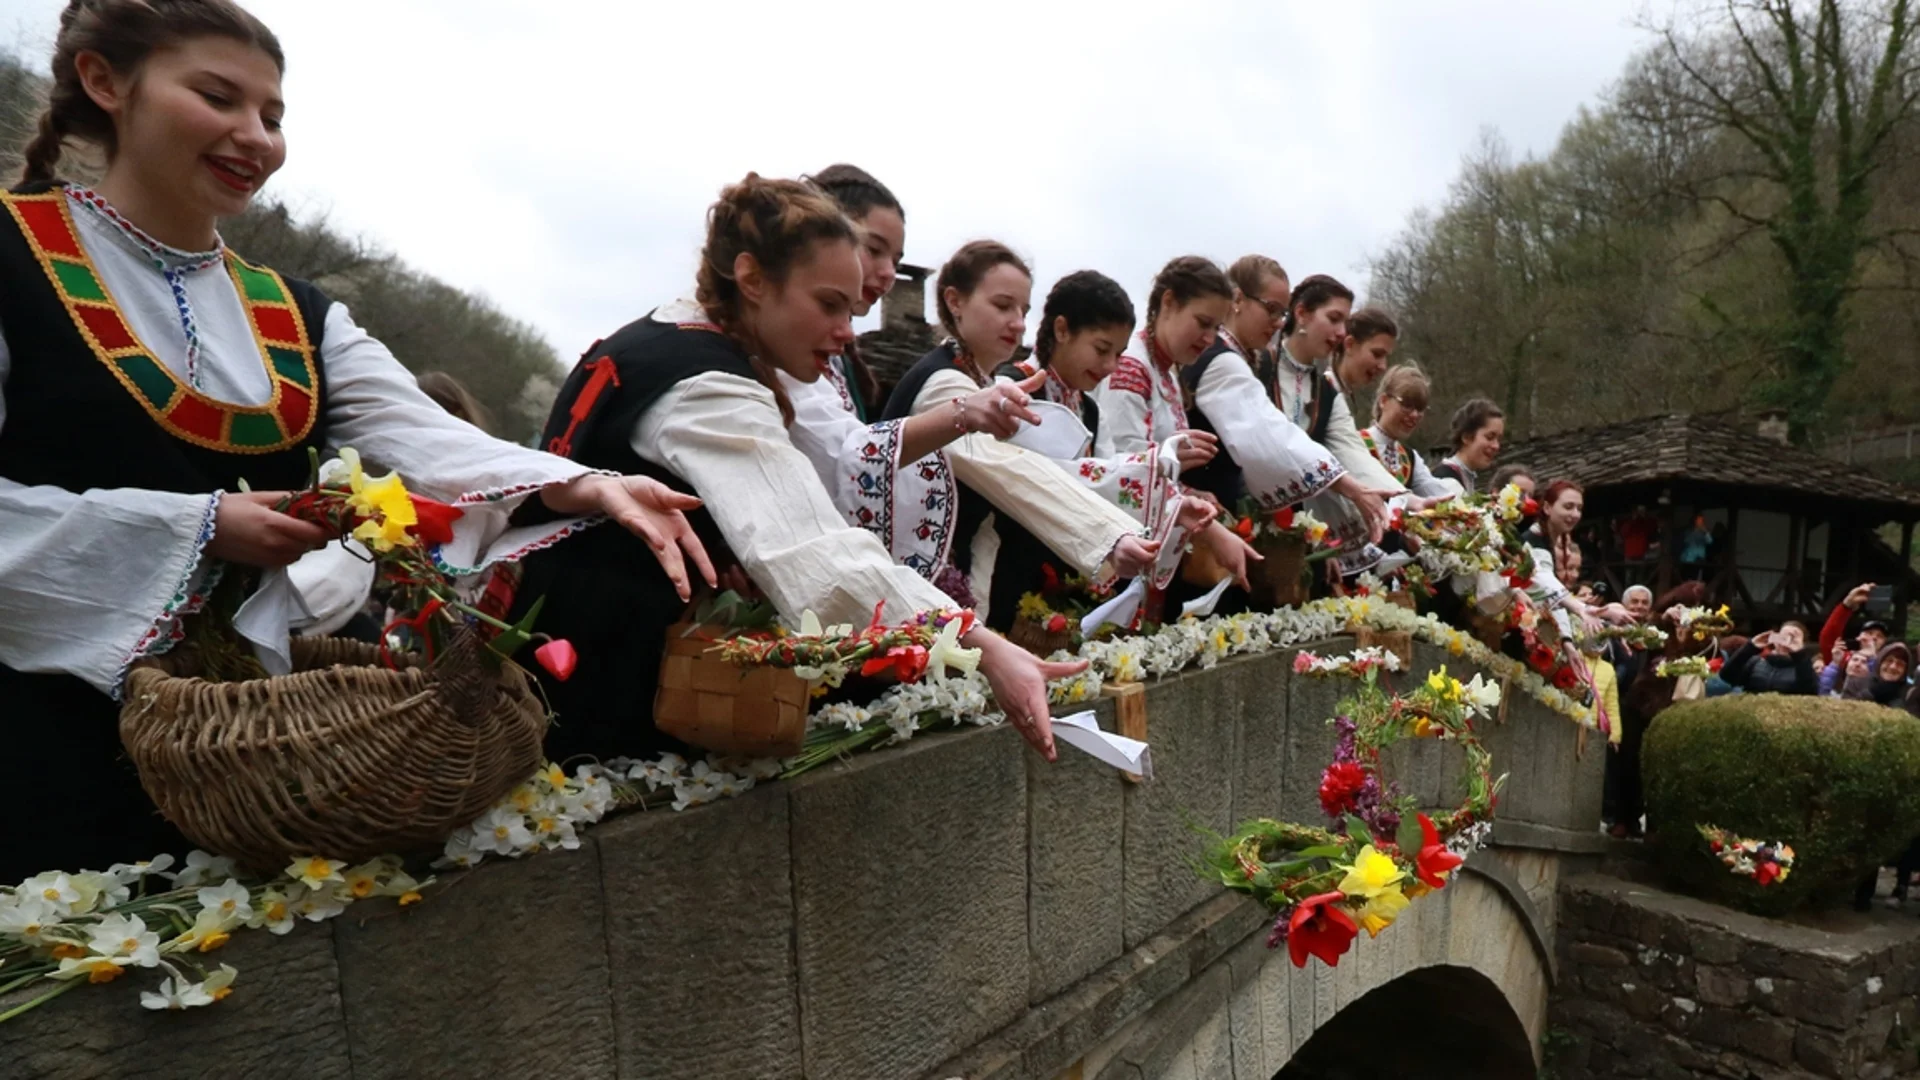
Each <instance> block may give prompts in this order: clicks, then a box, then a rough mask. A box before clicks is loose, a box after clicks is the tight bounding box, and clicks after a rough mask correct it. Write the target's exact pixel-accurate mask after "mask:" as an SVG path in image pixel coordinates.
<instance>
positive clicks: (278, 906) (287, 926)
mask: <svg viewBox="0 0 1920 1080" xmlns="http://www.w3.org/2000/svg"><path fill="white" fill-rule="evenodd" d="M293 888H294V893H295V896H297V895H298V894H299V893H301V892H304V891H305V890H304V889H302V888H301V887H300V886H298V885H295V886H294V887H293ZM293 901H294V896H289V895H288V894H287V893H286V892H283V891H281V890H279V889H268V890H266V891H265V892H262V893H261V894H260V899H259V902H258V903H257V904H255V905H254V907H253V913H252V914H251V915H248V916H247V926H248V927H250V928H252V929H255V930H258V929H260V928H262V927H265V928H266V929H267V930H269V931H271V932H273V933H275V934H285V933H287V932H288V931H290V930H292V929H293V921H294V910H293Z"/></svg>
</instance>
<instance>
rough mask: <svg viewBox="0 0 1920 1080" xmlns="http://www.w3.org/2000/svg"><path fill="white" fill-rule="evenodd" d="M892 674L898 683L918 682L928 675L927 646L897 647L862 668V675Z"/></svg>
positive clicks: (869, 661)
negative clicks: (921, 677)
mask: <svg viewBox="0 0 1920 1080" xmlns="http://www.w3.org/2000/svg"><path fill="white" fill-rule="evenodd" d="M888 673H891V674H892V675H893V677H894V679H895V681H897V682H903V683H910V682H918V681H919V680H920V676H922V675H924V674H926V673H927V647H926V646H925V645H895V646H894V647H893V648H891V649H888V650H887V652H886V655H884V656H876V657H873V658H872V659H870V660H868V661H867V662H866V663H865V664H862V665H861V666H860V674H862V675H884V674H888Z"/></svg>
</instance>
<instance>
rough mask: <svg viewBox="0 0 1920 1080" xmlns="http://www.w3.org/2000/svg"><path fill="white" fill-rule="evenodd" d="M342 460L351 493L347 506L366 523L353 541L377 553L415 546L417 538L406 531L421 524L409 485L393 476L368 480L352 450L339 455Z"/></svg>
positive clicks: (357, 528)
mask: <svg viewBox="0 0 1920 1080" xmlns="http://www.w3.org/2000/svg"><path fill="white" fill-rule="evenodd" d="M340 460H341V461H343V462H345V463H346V466H347V488H348V489H349V490H350V491H351V492H352V494H351V495H349V496H347V506H349V507H350V508H352V509H353V510H354V512H356V513H358V514H359V515H360V516H361V517H362V518H363V519H364V520H363V521H362V522H361V523H360V524H359V525H358V526H357V527H356V528H355V529H354V530H353V537H354V539H356V540H358V541H360V542H361V543H363V544H366V545H367V546H368V547H371V548H373V549H374V550H375V551H392V550H393V549H394V548H395V547H405V546H408V545H410V544H412V543H413V542H414V537H413V536H412V534H410V533H408V532H407V530H408V529H409V528H411V527H412V526H414V525H417V524H419V523H420V515H419V513H418V511H416V510H415V509H414V505H413V498H412V497H411V496H409V495H408V494H407V485H406V484H404V483H402V482H401V480H400V477H399V476H398V475H396V474H394V473H388V474H387V475H385V476H383V477H380V478H379V479H377V480H370V479H368V478H367V474H366V470H365V469H364V468H363V467H362V466H361V464H360V455H359V454H358V453H356V452H354V450H353V449H352V448H351V447H347V448H344V449H342V450H341V451H340Z"/></svg>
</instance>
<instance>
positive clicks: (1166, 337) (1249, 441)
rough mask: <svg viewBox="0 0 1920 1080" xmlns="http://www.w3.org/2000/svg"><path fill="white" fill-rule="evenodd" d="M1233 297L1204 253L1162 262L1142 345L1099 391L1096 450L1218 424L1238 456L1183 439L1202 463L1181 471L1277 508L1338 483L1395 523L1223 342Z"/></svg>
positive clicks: (1214, 429)
mask: <svg viewBox="0 0 1920 1080" xmlns="http://www.w3.org/2000/svg"><path fill="white" fill-rule="evenodd" d="M1232 297H1233V286H1232V284H1231V283H1230V282H1228V280H1227V276H1226V275H1225V274H1224V273H1222V272H1221V270H1220V268H1219V267H1217V266H1215V265H1214V264H1213V263H1211V262H1209V261H1207V260H1206V259H1203V258H1201V257H1199V256H1197V255H1188V256H1182V257H1181V258H1178V259H1175V260H1173V261H1172V262H1170V263H1168V264H1167V265H1166V267H1165V268H1163V269H1162V270H1161V271H1160V274H1159V276H1158V277H1156V278H1155V279H1154V283H1153V292H1152V294H1151V298H1150V299H1149V300H1148V302H1147V325H1146V327H1145V329H1143V330H1141V332H1140V333H1139V334H1138V335H1136V336H1135V338H1134V349H1135V351H1134V352H1133V353H1132V354H1129V355H1127V356H1124V357H1122V358H1121V360H1120V363H1119V365H1118V366H1117V367H1116V368H1115V369H1114V372H1113V374H1112V375H1111V376H1109V377H1108V378H1107V381H1106V382H1105V383H1104V384H1103V385H1102V386H1101V388H1100V390H1099V391H1097V393H1096V395H1095V396H1096V399H1097V401H1098V403H1099V406H1100V417H1101V420H1100V432H1099V437H1098V439H1096V441H1095V447H1094V452H1095V453H1096V454H1100V455H1103V456H1104V455H1111V454H1115V453H1129V452H1135V451H1138V450H1142V449H1145V448H1146V447H1147V446H1148V445H1150V444H1152V443H1156V442H1159V441H1161V440H1164V439H1167V438H1169V437H1170V436H1172V435H1175V434H1178V433H1181V432H1188V431H1196V432H1202V433H1207V434H1211V435H1213V436H1215V437H1216V438H1217V439H1218V445H1219V450H1220V451H1221V452H1222V454H1221V456H1222V457H1226V458H1228V459H1230V466H1229V467H1228V468H1226V469H1215V470H1208V469H1206V468H1203V466H1206V465H1207V464H1208V462H1207V460H1193V459H1191V458H1190V457H1189V455H1188V453H1186V452H1185V451H1184V449H1183V452H1182V454H1181V463H1182V465H1183V466H1184V467H1185V468H1186V469H1188V470H1194V471H1192V472H1183V473H1182V475H1183V476H1190V477H1193V480H1192V483H1193V485H1194V486H1195V487H1199V488H1202V489H1203V490H1207V491H1211V492H1213V493H1214V494H1215V495H1216V496H1218V497H1219V498H1220V499H1222V501H1229V502H1230V501H1233V500H1237V499H1238V498H1239V497H1240V496H1241V495H1248V496H1251V497H1252V498H1253V500H1254V502H1255V503H1256V504H1258V505H1259V506H1260V507H1262V508H1263V509H1268V510H1277V509H1280V508H1282V507H1286V506H1290V505H1292V504H1294V503H1298V502H1302V501H1304V500H1306V499H1309V498H1312V497H1314V496H1316V495H1319V494H1320V493H1322V492H1326V491H1332V492H1336V493H1339V494H1340V495H1343V496H1345V497H1347V498H1349V499H1352V500H1353V501H1354V502H1355V503H1356V504H1358V505H1359V506H1361V507H1362V508H1363V510H1364V512H1365V513H1366V514H1367V520H1368V521H1369V522H1371V523H1373V526H1374V528H1373V535H1374V536H1376V537H1377V536H1378V535H1379V533H1380V531H1381V529H1383V528H1384V526H1385V524H1386V505H1385V503H1383V502H1382V501H1381V499H1380V496H1379V495H1378V494H1376V493H1375V492H1374V491H1373V490H1371V489H1369V488H1367V487H1365V486H1364V485H1362V484H1361V483H1360V481H1359V480H1357V479H1356V478H1354V477H1352V476H1350V475H1349V474H1348V473H1347V470H1346V468H1345V467H1344V466H1342V465H1341V464H1340V463H1339V462H1338V461H1336V460H1335V459H1334V457H1333V455H1332V454H1330V453H1328V452H1327V450H1326V449H1325V448H1324V447H1322V446H1320V445H1319V444H1318V443H1315V442H1314V441H1313V440H1312V439H1311V438H1309V437H1308V436H1307V433H1306V432H1305V430H1303V429H1301V428H1300V427H1298V426H1296V425H1293V424H1288V423H1285V422H1283V421H1284V417H1283V416H1281V414H1280V413H1279V412H1278V411H1277V410H1276V409H1275V408H1274V405H1273V402H1272V399H1271V398H1269V397H1268V396H1267V393H1266V390H1265V388H1264V387H1262V386H1261V385H1260V383H1259V382H1258V380H1256V379H1255V378H1254V374H1253V369H1252V368H1251V367H1250V366H1249V365H1248V362H1247V358H1246V357H1244V356H1242V355H1241V354H1240V353H1238V352H1236V351H1234V350H1233V349H1231V348H1225V349H1221V348H1216V347H1215V338H1216V336H1217V333H1218V331H1219V328H1220V326H1221V325H1222V324H1223V323H1224V322H1225V321H1226V319H1227V316H1228V314H1229V312H1230V310H1231V302H1232ZM1194 449H1195V450H1200V451H1207V450H1211V447H1208V446H1207V444H1205V443H1200V444H1198V445H1197V446H1196V447H1195V448H1194ZM1208 456H1209V457H1211V454H1209V455H1208Z"/></svg>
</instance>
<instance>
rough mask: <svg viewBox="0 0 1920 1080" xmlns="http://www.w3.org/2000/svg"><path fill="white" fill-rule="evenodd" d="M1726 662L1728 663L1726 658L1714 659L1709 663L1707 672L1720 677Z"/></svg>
mask: <svg viewBox="0 0 1920 1080" xmlns="http://www.w3.org/2000/svg"><path fill="white" fill-rule="evenodd" d="M1726 662H1727V661H1726V659H1725V658H1724V657H1719V656H1716V657H1714V658H1713V659H1711V660H1709V661H1707V670H1708V671H1711V672H1713V673H1714V674H1715V675H1718V674H1719V673H1720V669H1721V668H1722V667H1724V666H1725V665H1726Z"/></svg>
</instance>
